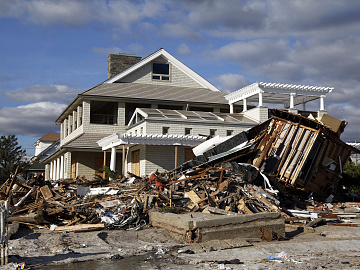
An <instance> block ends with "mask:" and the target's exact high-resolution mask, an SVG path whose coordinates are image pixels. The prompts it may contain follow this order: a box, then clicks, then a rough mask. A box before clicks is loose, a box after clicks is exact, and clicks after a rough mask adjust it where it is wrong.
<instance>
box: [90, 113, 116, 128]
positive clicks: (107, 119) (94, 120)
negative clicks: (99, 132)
mask: <svg viewBox="0 0 360 270" xmlns="http://www.w3.org/2000/svg"><path fill="white" fill-rule="evenodd" d="M90 123H91V124H102V125H113V124H116V123H117V115H111V114H91V115H90Z"/></svg>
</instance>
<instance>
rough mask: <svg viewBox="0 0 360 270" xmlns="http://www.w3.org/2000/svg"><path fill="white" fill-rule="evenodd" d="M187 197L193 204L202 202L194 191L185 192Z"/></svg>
mask: <svg viewBox="0 0 360 270" xmlns="http://www.w3.org/2000/svg"><path fill="white" fill-rule="evenodd" d="M185 195H186V196H188V197H189V198H190V200H191V201H192V202H193V203H196V204H198V203H199V202H200V201H201V199H200V197H199V196H198V195H197V194H196V193H195V191H193V190H191V191H189V192H185Z"/></svg>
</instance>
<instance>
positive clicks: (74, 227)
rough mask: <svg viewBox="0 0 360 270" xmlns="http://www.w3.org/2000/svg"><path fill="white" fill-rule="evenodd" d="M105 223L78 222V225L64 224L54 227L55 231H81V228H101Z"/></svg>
mask: <svg viewBox="0 0 360 270" xmlns="http://www.w3.org/2000/svg"><path fill="white" fill-rule="evenodd" d="M103 228H105V224H78V225H72V226H69V225H66V226H61V227H55V229H54V230H55V231H56V232H64V231H82V230H91V229H103Z"/></svg>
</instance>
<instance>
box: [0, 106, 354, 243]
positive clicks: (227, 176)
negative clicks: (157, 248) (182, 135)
mask: <svg viewBox="0 0 360 270" xmlns="http://www.w3.org/2000/svg"><path fill="white" fill-rule="evenodd" d="M271 114H272V115H273V116H272V117H271V118H270V119H269V120H267V121H265V122H263V123H261V124H259V125H258V126H256V127H254V128H251V129H249V130H247V131H245V132H242V133H240V134H237V135H235V136H233V137H232V138H230V139H227V140H218V141H217V143H218V144H217V145H216V146H215V147H212V148H211V147H209V145H208V144H207V143H206V142H205V143H204V144H205V145H204V146H201V145H200V146H198V148H197V150H196V151H194V152H195V153H197V156H196V157H195V158H194V159H193V160H191V161H189V162H186V163H184V164H182V165H181V166H179V167H178V168H175V169H173V170H171V171H168V172H163V173H159V172H153V173H151V174H150V175H149V176H146V177H139V176H137V175H134V174H132V173H128V175H129V177H128V178H126V177H124V176H122V177H121V178H120V179H115V180H111V181H109V179H97V180H92V181H91V180H87V179H84V178H81V177H80V178H77V179H72V180H61V181H57V182H45V181H43V179H36V180H35V181H27V180H25V179H23V178H21V177H17V172H15V174H14V176H13V177H12V178H11V179H8V180H7V181H6V182H5V183H4V184H3V185H2V186H1V187H0V196H1V199H2V202H3V203H5V202H6V204H7V209H8V210H9V219H8V220H9V222H13V223H14V222H17V223H20V224H26V225H28V226H34V227H37V226H40V225H41V226H47V227H49V228H50V227H51V228H52V229H54V230H55V231H68V230H70V231H75V232H76V231H79V232H80V231H86V230H94V229H102V228H107V229H127V230H139V229H142V228H144V227H145V226H147V225H149V217H148V211H149V210H151V209H157V210H158V211H163V212H172V213H185V212H187V213H193V212H204V213H212V214H214V215H247V214H254V213H262V212H276V213H280V214H281V215H283V216H284V217H285V218H286V222H287V223H290V224H296V223H301V224H303V225H306V226H308V227H314V226H317V225H318V224H320V223H322V222H328V224H334V225H335V224H336V225H340V224H341V225H346V226H355V225H356V226H358V224H352V223H350V222H348V223H344V222H341V220H342V219H344V218H352V217H357V215H359V214H357V213H359V211H360V205H359V204H358V203H352V204H351V203H342V204H336V203H333V202H332V201H333V200H334V196H333V195H331V192H332V191H334V187H335V186H336V184H337V182H338V180H339V175H340V174H341V172H342V168H343V166H344V165H345V163H346V162H347V160H348V159H349V157H350V154H351V152H352V151H353V152H356V151H357V150H356V149H355V148H353V147H351V146H349V145H347V144H345V143H344V142H342V141H341V140H340V139H339V135H340V133H341V131H342V130H343V128H344V127H345V125H346V124H345V123H344V122H341V121H340V122H339V121H335V122H336V127H335V126H333V127H331V126H330V127H328V126H325V125H324V124H323V123H326V124H327V125H332V123H334V121H333V119H328V118H326V117H323V118H322V119H320V121H321V120H322V122H323V123H322V122H319V121H316V120H312V119H310V118H306V117H303V116H300V115H296V114H292V113H289V112H286V111H281V110H271ZM330 120H331V121H330ZM213 143H214V142H212V144H213ZM310 193H311V196H309V194H310ZM329 195H330V196H329ZM315 196H317V198H320V199H322V201H324V203H319V202H317V201H316V200H315V199H314V197H315ZM320 201H321V200H320ZM289 206H290V207H289ZM291 208H293V209H295V208H296V209H301V210H291ZM288 209H290V210H288ZM349 224H352V225H349ZM54 225H55V226H54ZM261 232H262V235H263V239H264V240H268V241H270V240H272V239H274V238H277V237H276V236H275V235H274V234H273V233H272V232H271V230H270V229H268V228H265V227H262V228H261Z"/></svg>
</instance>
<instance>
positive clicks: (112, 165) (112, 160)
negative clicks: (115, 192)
mask: <svg viewBox="0 0 360 270" xmlns="http://www.w3.org/2000/svg"><path fill="white" fill-rule="evenodd" d="M115 164H116V149H115V147H111V157H110V170H112V171H115Z"/></svg>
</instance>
